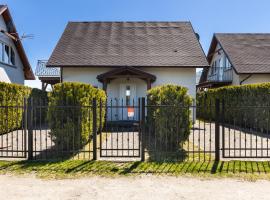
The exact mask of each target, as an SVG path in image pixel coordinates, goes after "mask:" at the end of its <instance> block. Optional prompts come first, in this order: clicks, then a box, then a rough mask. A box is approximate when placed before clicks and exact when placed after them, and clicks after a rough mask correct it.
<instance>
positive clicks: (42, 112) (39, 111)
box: [29, 88, 48, 126]
mask: <svg viewBox="0 0 270 200" xmlns="http://www.w3.org/2000/svg"><path fill="white" fill-rule="evenodd" d="M29 97H30V98H31V100H32V103H33V107H34V110H33V123H34V124H35V125H38V126H39V125H40V124H44V123H46V118H47V109H48V107H47V106H48V93H47V92H46V91H43V90H39V89H37V88H33V89H32V91H31V94H30V96H29Z"/></svg>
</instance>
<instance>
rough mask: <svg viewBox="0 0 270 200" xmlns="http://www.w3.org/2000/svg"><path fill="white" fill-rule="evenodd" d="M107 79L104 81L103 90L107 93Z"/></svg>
mask: <svg viewBox="0 0 270 200" xmlns="http://www.w3.org/2000/svg"><path fill="white" fill-rule="evenodd" d="M107 82H108V81H107V79H105V80H104V81H103V90H104V91H105V92H106V91H107Z"/></svg>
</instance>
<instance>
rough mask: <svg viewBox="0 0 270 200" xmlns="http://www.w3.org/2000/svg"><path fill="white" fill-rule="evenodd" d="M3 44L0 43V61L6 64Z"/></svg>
mask: <svg viewBox="0 0 270 200" xmlns="http://www.w3.org/2000/svg"><path fill="white" fill-rule="evenodd" d="M3 48H4V47H3V44H2V43H0V61H1V62H4V59H3V55H4V54H3V53H4V51H3Z"/></svg>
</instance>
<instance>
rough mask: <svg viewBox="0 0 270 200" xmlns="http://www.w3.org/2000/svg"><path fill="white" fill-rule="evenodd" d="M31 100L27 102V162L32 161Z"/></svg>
mask: <svg viewBox="0 0 270 200" xmlns="http://www.w3.org/2000/svg"><path fill="white" fill-rule="evenodd" d="M32 100H33V99H32V98H28V100H27V108H26V109H27V130H28V160H33V127H32V125H33V101H32Z"/></svg>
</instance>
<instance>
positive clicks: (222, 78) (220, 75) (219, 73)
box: [207, 67, 233, 82]
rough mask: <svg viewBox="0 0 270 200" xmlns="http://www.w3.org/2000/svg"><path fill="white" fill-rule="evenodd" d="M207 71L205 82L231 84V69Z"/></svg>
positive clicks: (220, 68) (222, 68) (221, 68)
mask: <svg viewBox="0 0 270 200" xmlns="http://www.w3.org/2000/svg"><path fill="white" fill-rule="evenodd" d="M211 70H212V69H210V70H209V72H208V76H207V81H215V82H231V81H232V79H233V74H232V68H229V69H228V68H225V67H217V68H216V69H215V70H214V72H212V71H211Z"/></svg>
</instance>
